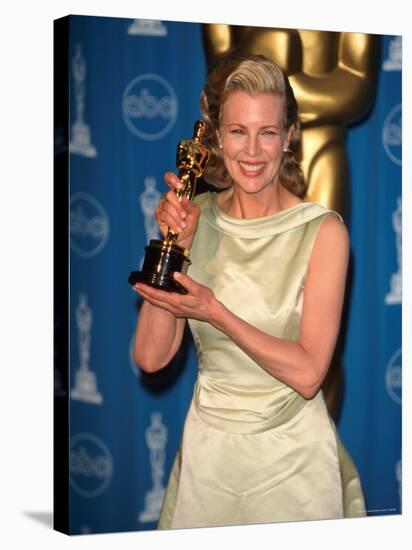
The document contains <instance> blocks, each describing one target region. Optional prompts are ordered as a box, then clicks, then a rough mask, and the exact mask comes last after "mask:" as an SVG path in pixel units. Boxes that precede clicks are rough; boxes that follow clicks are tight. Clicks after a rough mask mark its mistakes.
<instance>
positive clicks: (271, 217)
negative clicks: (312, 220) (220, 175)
mask: <svg viewBox="0 0 412 550" xmlns="http://www.w3.org/2000/svg"><path fill="white" fill-rule="evenodd" d="M210 195H211V196H210V202H211V207H212V209H213V210H214V213H215V214H216V215H217V216H218V217H220V218H222V219H224V220H227V221H228V222H231V223H234V224H239V225H249V224H252V225H255V224H256V225H257V224H260V223H261V222H263V221H266V220H268V221H272V220H275V219H277V218H278V217H280V216H281V215H282V214H284V215H285V214H288V213H289V211H291V210H294V209H295V208H297V207H299V206H302V205H304V204H314V203H308V202H305V201H303V202H299V203H297V204H294V205H293V206H289V207H288V208H284V209H283V210H279V211H278V212H275V213H273V214H269V215H268V216H259V217H256V218H239V217H237V216H231V215H230V214H227V213H226V212H224V211H223V210H222V209H221V208H220V207H219V206H218V204H217V195H218V194H217V193H216V191H213V192H211V194H210Z"/></svg>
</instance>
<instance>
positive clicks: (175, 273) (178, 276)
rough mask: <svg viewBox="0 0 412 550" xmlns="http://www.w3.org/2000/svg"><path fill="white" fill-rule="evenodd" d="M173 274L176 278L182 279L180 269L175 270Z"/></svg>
mask: <svg viewBox="0 0 412 550" xmlns="http://www.w3.org/2000/svg"><path fill="white" fill-rule="evenodd" d="M173 276H174V278H175V279H180V273H179V272H178V271H175V272H174V273H173Z"/></svg>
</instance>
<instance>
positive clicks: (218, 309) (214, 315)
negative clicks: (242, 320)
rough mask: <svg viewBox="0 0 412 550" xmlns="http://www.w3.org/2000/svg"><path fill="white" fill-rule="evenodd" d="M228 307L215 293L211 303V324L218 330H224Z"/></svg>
mask: <svg viewBox="0 0 412 550" xmlns="http://www.w3.org/2000/svg"><path fill="white" fill-rule="evenodd" d="M227 311H228V310H227V308H226V307H225V306H224V304H222V302H220V301H219V300H218V299H217V298H216V297H215V296H214V295H213V298H212V302H211V305H210V321H209V322H210V324H211V325H213V326H214V327H215V328H216V329H217V330H223V324H224V323H223V320H224V317H225V314H226V313H227Z"/></svg>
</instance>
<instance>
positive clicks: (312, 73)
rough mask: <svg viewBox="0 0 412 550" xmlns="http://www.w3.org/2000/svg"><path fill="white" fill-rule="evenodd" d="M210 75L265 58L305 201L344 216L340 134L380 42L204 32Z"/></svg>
mask: <svg viewBox="0 0 412 550" xmlns="http://www.w3.org/2000/svg"><path fill="white" fill-rule="evenodd" d="M203 41H204V47H205V52H206V59H207V63H208V65H209V67H210V66H211V65H213V64H214V63H215V62H216V61H218V59H220V57H222V56H224V55H226V54H228V53H235V54H246V53H253V54H263V55H265V56H267V57H269V58H270V59H272V60H273V61H275V62H276V63H277V64H278V65H279V66H280V67H281V68H282V69H283V70H284V71H285V72H286V73H287V74H288V75H289V79H290V83H291V85H292V87H293V90H294V92H295V96H296V99H297V102H298V105H299V113H300V118H301V122H302V158H301V162H302V167H303V171H304V174H305V179H306V182H307V185H308V190H307V195H306V198H305V200H308V201H311V202H317V203H320V204H322V205H323V206H325V207H326V208H331V209H333V210H336V211H337V212H340V213H341V215H342V216H343V218H344V219H345V221H346V222H347V221H348V216H349V210H348V205H349V192H350V189H349V167H348V159H347V154H346V146H345V139H346V128H347V126H348V125H350V124H353V123H355V122H357V121H359V120H361V119H362V118H363V117H364V116H365V115H366V114H367V113H368V111H369V110H370V108H371V106H372V104H373V100H374V97H375V89H376V80H377V73H378V66H379V58H380V41H379V36H377V35H370V34H362V33H353V32H326V31H314V30H303V29H298V30H293V29H277V28H267V27H241V26H235V25H220V24H205V25H203ZM340 344H341V342H338V345H337V353H336V354H335V358H334V360H333V361H332V365H331V368H330V370H329V373H328V376H327V378H326V379H325V381H324V384H323V391H324V393H325V397H326V402H327V405H328V408H329V411H330V413H331V414H332V416H334V417H335V418H336V417H337V416H338V412H339V408H340V402H341V393H342V368H341V360H340Z"/></svg>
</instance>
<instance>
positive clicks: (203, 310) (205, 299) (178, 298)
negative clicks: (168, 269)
mask: <svg viewBox="0 0 412 550" xmlns="http://www.w3.org/2000/svg"><path fill="white" fill-rule="evenodd" d="M174 278H175V279H176V281H178V282H179V283H180V284H181V285H182V286H184V287H185V288H186V289H187V290H188V294H179V293H177V292H167V291H165V290H159V289H157V288H153V287H151V286H149V285H145V284H143V283H137V284H136V285H134V287H133V288H134V289H135V290H136V291H137V292H138V293H139V294H140V295H141V296H142V297H143V298H144V299H145V300H147V301H148V302H150V303H151V304H152V305H154V306H157V307H160V308H162V309H165V310H167V311H169V312H170V313H172V314H173V315H174V316H175V317H185V318H188V319H197V320H198V321H207V322H211V320H212V317H213V311H214V306H215V305H216V302H217V300H216V298H215V295H214V294H213V291H212V290H210V288H208V287H206V286H203V285H200V284H199V283H196V282H195V281H194V280H193V279H191V278H190V277H189V276H188V275H184V274H183V273H178V272H175V273H174Z"/></svg>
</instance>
